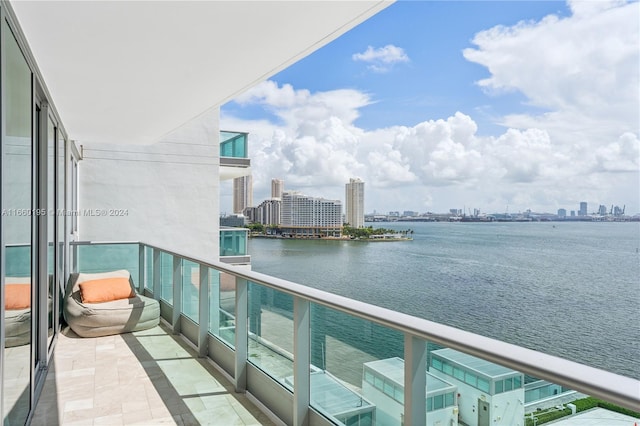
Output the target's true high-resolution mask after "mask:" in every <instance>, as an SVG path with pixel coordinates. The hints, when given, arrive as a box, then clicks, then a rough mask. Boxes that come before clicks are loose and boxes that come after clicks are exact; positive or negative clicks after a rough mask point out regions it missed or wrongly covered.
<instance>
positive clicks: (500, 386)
mask: <svg viewBox="0 0 640 426" xmlns="http://www.w3.org/2000/svg"><path fill="white" fill-rule="evenodd" d="M495 387H496V393H502V392H504V382H503V381H502V380H498V381H497V382H496V383H495Z"/></svg>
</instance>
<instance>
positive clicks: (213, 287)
mask: <svg viewBox="0 0 640 426" xmlns="http://www.w3.org/2000/svg"><path fill="white" fill-rule="evenodd" d="M209 306H210V310H209V312H211V315H210V317H209V331H210V332H211V334H213V335H214V336H218V337H219V338H220V339H221V340H222V341H223V342H225V343H227V344H228V345H229V346H231V347H232V348H233V347H235V344H236V279H235V277H234V276H232V275H229V274H225V273H222V272H218V271H216V270H213V269H212V270H210V272H209ZM216 312H217V313H218V315H217V316H216V315H214V314H215V313H216Z"/></svg>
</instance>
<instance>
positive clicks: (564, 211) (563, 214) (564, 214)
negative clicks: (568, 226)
mask: <svg viewBox="0 0 640 426" xmlns="http://www.w3.org/2000/svg"><path fill="white" fill-rule="evenodd" d="M558 217H567V209H558Z"/></svg>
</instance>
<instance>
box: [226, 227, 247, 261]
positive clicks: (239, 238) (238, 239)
mask: <svg viewBox="0 0 640 426" xmlns="http://www.w3.org/2000/svg"><path fill="white" fill-rule="evenodd" d="M247 238H248V231H243V230H235V229H233V230H232V229H221V230H220V256H245V255H246V254H247Z"/></svg>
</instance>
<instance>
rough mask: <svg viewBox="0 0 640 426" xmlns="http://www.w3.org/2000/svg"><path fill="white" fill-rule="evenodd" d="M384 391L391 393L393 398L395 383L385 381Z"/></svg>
mask: <svg viewBox="0 0 640 426" xmlns="http://www.w3.org/2000/svg"><path fill="white" fill-rule="evenodd" d="M382 391H383V392H384V393H386V394H387V395H389V396H390V397H391V398H393V397H394V393H393V383H389V382H388V381H386V380H385V381H384V388H383V389H382Z"/></svg>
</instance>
